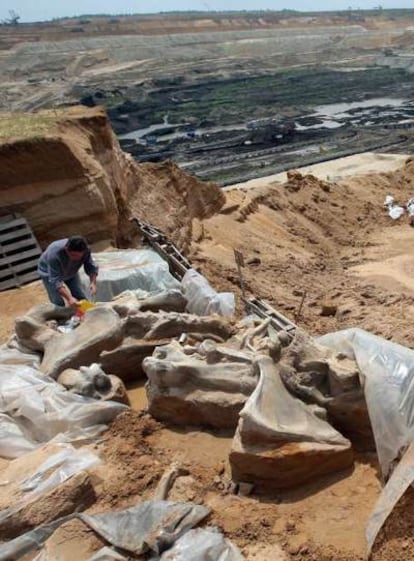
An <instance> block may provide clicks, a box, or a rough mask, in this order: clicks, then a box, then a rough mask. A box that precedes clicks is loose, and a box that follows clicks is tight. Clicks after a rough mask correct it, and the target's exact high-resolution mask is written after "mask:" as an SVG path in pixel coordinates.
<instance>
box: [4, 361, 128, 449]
mask: <svg viewBox="0 0 414 561" xmlns="http://www.w3.org/2000/svg"><path fill="white" fill-rule="evenodd" d="M125 409H126V406H125V405H123V404H120V403H115V402H112V401H97V400H95V399H92V398H88V397H83V396H80V395H77V394H74V393H71V392H68V391H66V390H65V389H64V388H63V387H62V386H61V385H60V384H58V383H56V382H55V381H54V380H52V379H50V378H48V377H47V376H45V375H44V374H42V373H41V372H39V370H37V369H35V368H32V367H30V366H15V365H8V364H5V365H3V364H0V414H5V415H7V416H8V418H9V420H8V421H7V422H3V423H2V424H1V425H0V435H1V439H0V455H1V456H4V457H8V458H12V457H13V458H14V457H18V456H20V455H22V454H24V453H26V452H28V451H30V450H33V448H35V447H36V446H38V445H40V444H41V443H44V442H48V441H49V440H50V439H51V438H53V437H55V436H56V435H58V434H59V433H66V432H69V433H70V435H68V438H65V436H64V435H63V436H62V437H61V440H62V441H64V440H69V439H76V438H77V437H78V436H79V435H80V436H83V434H84V432H85V428H87V429H88V431H89V432H90V429H91V428H92V427H94V426H96V425H102V424H105V423H108V422H109V421H111V420H112V419H113V418H114V417H116V416H117V415H118V414H119V413H120V412H122V411H124V410H125ZM3 419H4V420H5V418H4V417H3Z"/></svg>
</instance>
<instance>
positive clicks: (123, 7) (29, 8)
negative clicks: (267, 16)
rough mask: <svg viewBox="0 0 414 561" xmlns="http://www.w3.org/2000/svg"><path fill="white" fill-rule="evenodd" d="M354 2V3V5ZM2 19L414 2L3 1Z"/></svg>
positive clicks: (410, 0)
mask: <svg viewBox="0 0 414 561" xmlns="http://www.w3.org/2000/svg"><path fill="white" fill-rule="evenodd" d="M353 1H354V3H353ZM0 4H1V5H0V19H3V18H5V17H7V15H8V11H9V10H10V9H13V10H15V11H16V12H17V13H18V14H19V15H20V17H21V21H42V20H47V19H52V18H56V17H63V16H77V15H80V14H128V13H156V12H161V11H163V12H164V11H172V10H174V11H175V10H209V9H210V10H257V9H263V10H281V9H283V8H290V9H294V10H302V11H306V10H346V9H348V8H349V7H350V6H351V7H352V8H354V9H356V8H361V9H371V8H374V7H376V6H378V5H379V4H380V5H381V6H382V7H383V8H412V7H414V0H384V1H381V0H377V1H375V0H278V1H277V2H274V1H273V2H272V0H259V1H258V0H220V1H219V0H1V2H0Z"/></svg>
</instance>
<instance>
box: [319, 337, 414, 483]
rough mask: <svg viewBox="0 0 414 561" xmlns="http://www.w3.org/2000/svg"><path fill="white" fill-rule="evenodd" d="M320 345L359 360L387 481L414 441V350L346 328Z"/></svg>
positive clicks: (376, 441)
mask: <svg viewBox="0 0 414 561" xmlns="http://www.w3.org/2000/svg"><path fill="white" fill-rule="evenodd" d="M317 341H318V343H320V344H321V345H325V346H327V347H329V348H331V349H333V350H335V351H337V352H341V353H344V354H346V355H347V356H348V357H349V358H352V359H354V360H356V362H357V365H358V368H359V371H360V373H361V376H362V380H361V384H362V386H363V388H364V393H365V400H366V403H367V407H368V413H369V418H370V421H371V425H372V430H373V433H374V438H375V444H376V448H377V453H378V459H379V462H380V465H381V469H382V473H383V476H384V478H385V479H386V478H387V477H388V476H389V475H390V473H391V471H392V467H393V465H394V463H396V462H398V461H399V459H400V458H401V457H402V455H403V453H404V451H405V450H406V449H407V447H408V446H409V445H410V444H411V442H412V441H413V439H414V351H412V350H411V349H408V348H406V347H403V346H401V345H398V344H396V343H392V342H390V341H387V340H386V339H382V338H381V337H377V336H376V335H372V334H371V333H368V332H367V331H364V330H362V329H346V330H344V331H338V332H337V333H330V334H328V335H324V336H323V337H319V338H318V340H317Z"/></svg>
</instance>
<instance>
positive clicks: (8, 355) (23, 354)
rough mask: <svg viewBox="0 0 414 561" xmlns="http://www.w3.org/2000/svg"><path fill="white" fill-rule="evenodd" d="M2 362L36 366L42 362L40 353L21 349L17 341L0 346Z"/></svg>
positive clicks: (0, 360)
mask: <svg viewBox="0 0 414 561" xmlns="http://www.w3.org/2000/svg"><path fill="white" fill-rule="evenodd" d="M0 364H11V365H13V364H14V365H16V366H17V365H25V366H33V367H34V368H36V366H38V365H39V364H40V355H39V354H37V353H32V352H30V351H21V350H19V348H18V344H17V342H15V341H13V340H12V341H11V342H10V344H7V345H1V346H0Z"/></svg>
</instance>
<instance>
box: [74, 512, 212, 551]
mask: <svg viewBox="0 0 414 561" xmlns="http://www.w3.org/2000/svg"><path fill="white" fill-rule="evenodd" d="M209 512H210V511H209V509H208V508H206V507H205V506H199V505H194V504H191V503H174V502H171V501H144V502H142V503H140V504H138V505H136V506H134V507H132V508H128V509H126V510H122V511H118V512H109V513H104V514H92V515H89V514H79V515H78V516H79V518H80V519H81V520H82V521H83V522H85V523H86V524H88V526H90V527H91V528H92V529H93V530H95V532H96V533H97V534H99V535H100V536H102V537H103V538H104V539H105V540H106V541H108V542H109V543H111V544H112V545H114V546H115V547H119V548H121V549H124V550H125V551H130V552H132V553H135V554H138V555H139V554H141V553H143V552H145V551H148V550H151V551H153V552H154V553H157V554H159V553H161V552H162V551H164V550H165V549H167V548H168V547H170V546H171V544H173V543H174V542H175V540H177V539H178V538H179V537H180V536H181V535H183V534H184V533H185V532H187V531H188V530H189V529H191V528H192V527H193V526H195V525H197V524H198V523H199V522H201V520H203V519H204V518H205V517H206V516H207V515H208V514H209Z"/></svg>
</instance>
